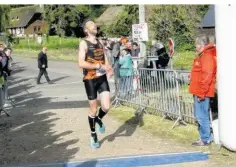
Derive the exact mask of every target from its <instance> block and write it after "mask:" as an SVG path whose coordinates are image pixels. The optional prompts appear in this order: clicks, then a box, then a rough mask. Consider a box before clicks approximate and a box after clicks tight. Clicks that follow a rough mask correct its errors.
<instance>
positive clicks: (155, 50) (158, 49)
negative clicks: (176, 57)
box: [148, 40, 170, 69]
mask: <svg viewBox="0 0 236 167" xmlns="http://www.w3.org/2000/svg"><path fill="white" fill-rule="evenodd" d="M151 56H158V57H159V59H158V60H156V61H155V63H156V67H157V69H165V68H166V67H167V66H168V63H169V60H170V57H169V55H168V53H167V52H166V48H165V46H164V45H163V44H162V43H161V42H158V41H156V40H154V41H152V48H151ZM148 68H153V64H152V63H151V65H150V67H148Z"/></svg>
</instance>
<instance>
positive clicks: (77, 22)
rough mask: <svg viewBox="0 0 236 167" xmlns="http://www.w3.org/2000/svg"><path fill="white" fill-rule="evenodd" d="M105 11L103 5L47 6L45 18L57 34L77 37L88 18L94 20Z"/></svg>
mask: <svg viewBox="0 0 236 167" xmlns="http://www.w3.org/2000/svg"><path fill="white" fill-rule="evenodd" d="M96 8H99V9H96ZM95 9H96V10H95ZM103 10H104V6H103V5H98V6H97V5H45V10H44V18H45V20H46V21H47V22H48V24H49V25H50V27H54V28H55V30H56V34H61V35H62V36H64V35H65V36H75V35H78V32H80V33H81V26H82V24H83V22H84V20H85V19H86V18H92V19H93V18H94V17H97V15H99V14H100V13H101V12H102V11H103Z"/></svg>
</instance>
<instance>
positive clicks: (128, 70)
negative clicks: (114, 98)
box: [119, 49, 133, 95]
mask: <svg viewBox="0 0 236 167" xmlns="http://www.w3.org/2000/svg"><path fill="white" fill-rule="evenodd" d="M122 55H123V56H122V57H121V58H120V60H119V64H120V70H119V71H120V91H121V93H122V94H123V95H125V94H126V93H127V92H128V91H130V89H131V88H132V77H131V76H132V71H133V62H132V57H131V55H130V50H129V49H124V50H123V51H122Z"/></svg>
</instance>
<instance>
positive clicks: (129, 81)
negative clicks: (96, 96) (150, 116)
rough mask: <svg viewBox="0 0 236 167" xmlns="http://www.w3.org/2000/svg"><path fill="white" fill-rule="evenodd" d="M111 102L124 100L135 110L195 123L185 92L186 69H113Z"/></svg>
mask: <svg viewBox="0 0 236 167" xmlns="http://www.w3.org/2000/svg"><path fill="white" fill-rule="evenodd" d="M115 73H116V74H119V75H115V76H116V77H115V89H116V95H115V98H114V101H113V104H114V106H115V107H116V106H117V105H118V104H122V103H123V104H127V105H130V106H132V107H135V108H137V113H138V112H142V111H146V112H155V113H156V114H159V115H161V116H163V118H166V117H168V118H171V119H172V120H175V123H174V125H173V127H174V126H175V125H176V123H177V122H181V123H185V122H189V123H194V121H195V119H194V114H193V97H192V96H191V95H190V94H189V93H188V84H189V78H188V75H189V72H188V71H176V70H167V69H146V68H138V69H119V70H117V69H116V70H115Z"/></svg>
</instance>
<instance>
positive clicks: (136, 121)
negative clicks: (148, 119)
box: [100, 112, 144, 145]
mask: <svg viewBox="0 0 236 167" xmlns="http://www.w3.org/2000/svg"><path fill="white" fill-rule="evenodd" d="M143 125H144V121H143V112H142V113H140V114H137V115H134V116H133V117H132V118H130V119H128V120H127V121H125V123H124V124H123V125H121V126H120V127H119V128H118V129H117V130H116V131H115V132H114V133H113V134H110V135H108V136H106V137H104V138H103V139H102V140H101V141H100V144H101V145H102V144H103V142H104V141H106V140H107V141H108V142H112V141H114V140H115V138H116V137H122V136H127V137H128V136H132V135H133V133H134V132H135V130H136V129H137V127H138V126H139V127H142V126H143Z"/></svg>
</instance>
